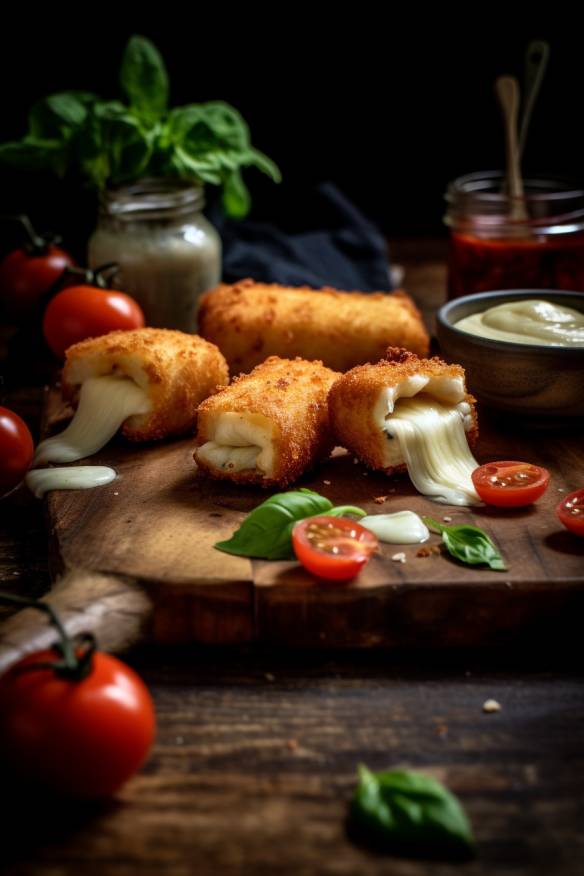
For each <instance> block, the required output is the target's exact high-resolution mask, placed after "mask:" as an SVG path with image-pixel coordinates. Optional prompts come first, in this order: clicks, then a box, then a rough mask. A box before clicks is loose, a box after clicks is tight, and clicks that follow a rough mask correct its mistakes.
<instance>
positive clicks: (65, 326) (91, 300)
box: [43, 285, 145, 358]
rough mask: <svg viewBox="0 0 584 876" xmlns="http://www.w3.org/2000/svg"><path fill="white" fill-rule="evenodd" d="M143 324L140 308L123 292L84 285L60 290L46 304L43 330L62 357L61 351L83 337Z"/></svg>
mask: <svg viewBox="0 0 584 876" xmlns="http://www.w3.org/2000/svg"><path fill="white" fill-rule="evenodd" d="M144 325H145V320H144V314H143V312H142V309H141V308H140V305H139V304H137V303H136V302H135V301H134V299H133V298H130V296H129V295H126V293H125V292H115V291H114V290H112V289H98V288H97V287H95V286H86V285H84V286H70V287H69V288H67V289H63V291H62V292H59V293H58V294H57V295H55V297H54V298H53V299H51V301H49V304H48V305H47V309H46V310H45V316H44V320H43V331H44V334H45V339H46V341H47V344H48V345H49V347H50V348H51V350H52V351H53V353H55V355H56V356H59V357H60V358H63V357H64V355H65V350H67V349H68V348H69V347H70V346H71V345H72V344H76V343H77V342H78V341H84V340H85V338H94V337H97V336H98V335H107V334H109V332H113V331H115V330H116V329H123V330H128V329H136V328H142V327H143V326H144Z"/></svg>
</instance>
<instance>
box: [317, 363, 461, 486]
mask: <svg viewBox="0 0 584 876" xmlns="http://www.w3.org/2000/svg"><path fill="white" fill-rule="evenodd" d="M416 375H424V376H426V377H430V378H438V379H440V378H446V379H448V378H458V379H459V380H462V386H463V388H464V387H465V371H464V368H463V367H462V366H461V365H448V364H447V363H446V362H444V361H443V360H442V359H440V358H438V357H437V356H435V357H433V358H432V359H421V358H419V357H418V356H416V355H415V353H411V352H409V351H407V350H402V349H400V348H397V347H389V348H388V349H387V351H386V355H385V358H384V359H382V360H381V361H380V362H376V363H375V364H374V365H371V364H367V365H360V366H358V367H357V368H353V369H352V370H351V371H349V372H348V373H347V374H343V375H342V377H340V378H339V380H337V381H336V383H335V384H334V385H333V387H332V388H331V391H330V393H329V414H330V421H331V427H332V430H333V433H334V436H335V439H336V441H337V443H338V444H341V445H342V446H343V447H346V448H347V450H350V451H351V452H352V453H354V454H355V455H356V456H358V457H359V459H360V460H361V461H362V462H364V463H365V464H366V465H368V466H369V467H370V468H373V469H378V470H382V471H385V472H386V474H392V473H394V472H396V471H407V467H406V465H405V464H403V465H398V466H390V467H387V466H386V465H385V462H384V450H385V442H386V440H387V439H386V436H385V434H384V432H383V431H382V430H381V429H380V426H379V423H378V422H377V421H376V419H375V416H374V412H375V409H376V405H377V403H378V401H379V398H380V393H382V392H383V390H385V389H387V388H390V387H397V386H398V385H399V384H401V383H403V382H404V381H406V380H408V378H412V377H415V376H416ZM421 391H422V392H430V393H431V394H434V393H433V392H432V390H430V391H429V390H428V389H422V390H421ZM458 401H466V402H467V403H468V404H469V405H470V407H471V417H472V424H471V426H470V429H468V430H467V433H466V437H467V440H468V442H469V444H470V446H471V447H472V446H473V445H474V444H475V443H476V440H477V438H478V420H477V413H476V408H475V401H476V400H475V399H474V398H473V396H472V395H469V394H468V393H466V391H464V394H463V396H462V397H461V398H460V399H459V400H458Z"/></svg>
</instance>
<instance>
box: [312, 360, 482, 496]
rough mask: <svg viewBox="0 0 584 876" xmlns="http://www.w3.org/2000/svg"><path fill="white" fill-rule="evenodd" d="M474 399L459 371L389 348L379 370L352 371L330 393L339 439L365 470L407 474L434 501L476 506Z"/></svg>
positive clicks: (364, 367) (371, 367)
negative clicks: (473, 445) (472, 447)
mask: <svg viewBox="0 0 584 876" xmlns="http://www.w3.org/2000/svg"><path fill="white" fill-rule="evenodd" d="M474 401H475V400H474V398H473V397H472V396H471V395H468V393H467V392H466V386H465V373H464V369H463V368H462V367H461V366H460V365H447V364H446V362H443V361H442V360H441V359H438V358H433V359H420V358H419V357H418V356H416V355H415V354H413V353H409V352H408V351H406V350H400V349H396V348H389V349H388V350H387V352H386V357H385V358H384V359H382V360H381V361H380V362H377V363H376V364H375V365H371V364H367V365H361V366H360V367H357V368H353V369H352V370H351V371H349V372H348V373H347V374H344V375H342V377H340V378H339V380H338V381H337V382H336V383H335V384H334V386H333V387H332V389H331V391H330V394H329V410H330V418H331V425H332V428H333V432H334V434H335V437H336V440H337V442H338V443H339V444H342V445H343V446H344V447H346V448H347V449H348V450H350V451H352V452H353V453H354V454H355V455H356V456H358V457H359V459H361V460H362V461H363V462H364V463H365V464H366V465H368V466H370V467H371V468H373V469H379V470H383V471H385V472H386V473H387V474H389V475H391V474H393V473H394V472H396V471H404V470H405V469H407V471H408V472H409V475H410V477H411V479H412V481H413V483H414V486H415V487H416V488H417V489H418V490H419V492H421V493H423V494H425V495H427V496H429V497H430V498H432V499H434V500H435V501H439V502H444V503H447V504H453V505H468V504H474V503H476V502H478V501H479V499H478V496H477V494H476V492H475V490H474V487H473V485H472V481H471V477H470V475H471V472H472V471H473V470H474V469H475V468H477V466H478V463H477V462H476V460H475V459H474V457H473V456H472V453H471V451H470V449H469V442H470V443H471V444H473V443H474V441H475V440H476V438H477V435H478V423H477V415H476V409H475V406H474Z"/></svg>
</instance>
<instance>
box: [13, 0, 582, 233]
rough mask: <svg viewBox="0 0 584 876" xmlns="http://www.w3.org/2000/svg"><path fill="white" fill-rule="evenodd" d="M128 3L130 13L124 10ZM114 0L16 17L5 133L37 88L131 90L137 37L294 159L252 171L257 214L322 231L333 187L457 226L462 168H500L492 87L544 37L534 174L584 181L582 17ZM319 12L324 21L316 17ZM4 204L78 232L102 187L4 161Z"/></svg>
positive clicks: (399, 226) (189, 89) (198, 93)
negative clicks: (51, 177) (131, 44)
mask: <svg viewBox="0 0 584 876" xmlns="http://www.w3.org/2000/svg"><path fill="white" fill-rule="evenodd" d="M120 8H121V7H120ZM120 8H118V10H117V11H116V12H115V14H114V12H113V11H112V9H111V8H110V9H109V10H108V9H106V7H104V6H99V7H94V6H91V7H89V6H84V7H83V8H81V7H77V10H76V12H75V13H73V12H67V11H66V9H65V8H63V9H62V10H60V11H59V12H56V11H53V12H51V13H45V14H43V13H39V12H32V11H30V12H29V11H22V12H21V13H18V14H16V15H14V14H12V16H11V17H10V18H8V19H6V21H5V23H4V26H3V35H2V42H3V45H2V51H1V53H0V72H1V77H2V82H3V107H2V113H1V120H0V138H1V139H2V140H5V139H11V138H15V137H18V136H20V135H21V134H23V133H24V130H25V124H26V112H27V108H28V107H29V105H30V104H31V103H32V102H33V101H34V100H35V99H37V98H39V97H41V96H43V95H45V94H47V93H49V92H51V91H56V90H59V89H65V88H80V89H89V90H94V91H97V92H99V93H101V94H103V95H104V96H111V97H114V96H116V95H117V73H118V69H119V63H120V58H121V54H122V50H123V47H124V44H125V41H126V39H127V37H128V36H129V35H130V34H131V33H134V32H138V33H143V34H145V35H147V36H149V37H150V38H151V39H153V40H154V41H155V42H156V43H157V45H158V46H159V48H160V49H161V50H162V52H163V54H164V57H165V59H166V62H167V65H168V68H169V73H170V78H171V100H172V102H173V103H174V104H181V103H188V102H192V101H202V100H209V99H216V98H221V99H224V100H227V101H230V102H231V103H233V104H234V105H235V106H236V107H238V109H239V110H240V111H241V112H242V113H243V114H244V115H245V117H246V118H247V119H248V121H249V123H250V126H251V130H252V134H253V139H254V142H255V144H256V145H257V146H258V147H259V148H261V149H263V150H264V151H265V152H267V153H268V154H269V155H270V156H271V157H273V158H274V159H275V160H276V161H277V163H278V164H279V165H280V167H281V169H282V172H283V176H284V183H283V184H282V185H281V186H279V187H276V186H274V185H273V184H272V183H270V182H268V181H267V180H264V179H263V178H262V177H261V176H260V175H259V174H257V173H256V172H254V171H251V172H250V174H249V176H248V182H249V184H250V186H251V188H252V192H253V195H254V211H253V216H255V217H257V218H262V219H264V218H268V217H270V216H271V215H273V214H274V213H278V214H280V215H282V214H284V215H285V216H286V218H287V221H288V222H289V223H290V224H291V225H294V226H297V227H298V226H301V225H307V226H309V225H310V224H311V223H312V222H313V221H314V217H313V214H312V200H311V197H312V192H313V189H314V186H315V184H316V183H317V182H318V181H322V180H332V181H334V182H335V183H336V184H337V185H338V186H339V187H340V188H341V189H342V190H343V191H344V192H345V193H346V194H347V195H348V196H349V197H350V198H352V199H353V200H354V202H355V203H356V204H357V205H358V206H359V207H361V209H362V210H363V211H364V212H365V213H366V214H367V215H369V216H370V217H371V218H373V219H374V220H375V221H376V222H377V223H378V224H379V225H380V226H381V228H382V229H383V231H384V232H385V233H386V234H388V235H390V236H407V235H434V234H440V233H443V226H442V214H443V200H442V196H443V192H444V189H445V186H446V183H447V182H448V180H450V179H451V178H453V177H455V176H458V175H460V174H462V173H465V172H469V171H473V170H484V169H489V168H496V167H500V166H501V165H502V163H503V136H502V127H501V122H500V116H499V110H498V107H497V104H496V102H495V99H494V96H493V81H494V79H495V77H496V76H497V75H498V74H500V73H506V72H510V73H515V74H516V75H519V76H521V75H522V69H523V54H524V51H525V48H526V45H527V43H528V41H529V40H530V39H531V38H535V37H537V38H545V39H548V40H549V41H550V43H551V60H550V65H549V68H548V74H547V77H546V81H545V83H544V87H543V91H542V94H541V96H540V100H539V104H538V107H537V109H536V113H535V116H534V119H533V123H532V129H531V134H530V141H529V144H528V148H527V152H526V156H525V170H526V171H529V170H539V171H550V172H551V171H555V172H557V173H563V174H568V175H573V176H577V177H578V176H580V171H581V165H582V155H583V154H584V126H583V125H582V119H581V116H582V113H583V101H582V85H583V83H584V52H583V51H582V45H581V43H582V41H581V37H580V35H579V33H578V32H577V31H578V25H577V23H576V22H575V21H571V20H570V19H569V18H562V23H561V24H560V22H559V18H560V16H559V15H557V16H556V18H557V19H558V21H555V20H554V16H553V15H552V16H551V15H550V13H549V11H548V13H547V15H546V16H545V17H544V18H542V19H541V20H538V19H537V17H536V16H534V15H533V14H530V17H529V19H527V18H526V19H525V20H524V21H523V22H522V23H518V24H510V23H509V21H508V20H507V19H508V15H507V13H506V11H505V8H504V7H503V8H502V10H500V12H499V13H497V12H496V10H495V9H494V8H492V7H489V15H488V17H487V16H486V14H485V12H484V11H483V10H482V9H481V8H480V7H476V8H473V9H470V8H469V9H467V11H465V12H464V14H462V13H461V14H457V15H452V16H450V17H449V16H448V15H443V16H441V17H440V18H436V19H433V18H431V17H429V16H428V14H427V13H426V12H424V11H422V7H421V6H420V8H419V10H418V11H417V10H412V14H411V17H409V18H408V19H407V20H406V18H405V16H403V15H399V16H397V15H396V14H395V13H394V12H392V11H391V7H382V6H376V7H373V6H371V7H369V8H367V7H365V6H363V7H362V8H358V7H355V8H351V10H350V12H349V11H348V12H340V11H339V10H340V8H341V7H336V8H334V9H333V7H330V9H329V8H325V7H321V6H313V7H312V8H311V7H308V8H307V9H302V8H300V7H297V6H290V7H287V8H286V7H279V8H276V7H274V8H272V9H271V10H263V11H260V10H259V8H257V9H256V8H253V7H246V9H245V12H239V13H238V14H237V15H236V14H234V13H233V12H232V11H231V10H230V9H229V8H228V7H224V8H218V7H217V11H216V12H214V13H211V12H209V10H201V9H199V8H197V7H196V6H193V5H184V6H175V5H173V4H170V5H168V4H167V7H165V8H162V7H161V6H160V5H159V6H158V7H157V13H156V16H154V15H152V16H148V15H144V14H135V15H134V16H133V17H132V19H131V20H130V19H129V16H128V15H127V14H126V15H125V19H126V20H123V21H122V20H120V17H119V14H120ZM317 13H318V21H317ZM0 185H1V189H0V191H1V192H2V202H3V203H2V206H1V208H0V209H2V211H3V212H6V211H14V210H18V211H22V210H27V211H29V212H31V213H32V214H33V216H34V217H35V218H36V220H37V221H38V222H39V224H40V225H41V226H42V227H45V226H52V227H53V228H56V229H57V230H60V231H64V232H65V235H66V237H68V238H69V240H70V242H71V238H73V242H79V241H81V240H82V239H83V236H84V235H85V234H86V233H88V232H89V231H90V229H91V226H92V224H93V221H94V202H93V196H92V195H91V193H89V192H80V190H79V187H78V186H76V185H73V184H71V183H70V184H69V185H66V186H65V187H63V186H62V185H61V184H57V183H56V182H53V181H48V180H45V179H43V178H42V177H38V176H36V177H30V176H28V177H26V176H19V175H18V174H16V173H15V172H14V171H11V172H10V173H7V172H6V171H5V170H4V171H0Z"/></svg>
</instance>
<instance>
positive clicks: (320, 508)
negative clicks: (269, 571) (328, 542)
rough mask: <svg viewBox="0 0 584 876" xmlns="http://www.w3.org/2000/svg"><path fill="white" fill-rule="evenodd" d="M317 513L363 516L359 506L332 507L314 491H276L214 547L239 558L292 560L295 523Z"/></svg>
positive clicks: (327, 500)
mask: <svg viewBox="0 0 584 876" xmlns="http://www.w3.org/2000/svg"><path fill="white" fill-rule="evenodd" d="M320 514H328V515H333V516H338V517H340V516H342V514H354V515H356V516H357V517H364V516H365V512H364V511H363V510H362V509H361V508H356V507H354V506H352V505H344V506H342V507H339V508H336V509H335V508H334V507H333V503H332V502H331V501H330V500H329V499H327V498H325V496H321V495H320V494H319V493H315V492H314V491H313V490H307V489H305V488H302V489H300V490H291V491H290V492H287V493H276V494H275V495H274V496H271V497H270V498H269V499H266V501H265V502H262V504H261V505H258V507H257V508H254V510H253V511H251V513H250V514H248V515H247V517H246V518H245V520H244V521H243V523H242V524H241V526H240V527H239V529H237V530H236V531H235V532H234V533H233V535H232V536H231V538H230V539H227V540H226V541H219V542H217V544H216V545H215V547H216V548H217V549H218V550H220V551H225V553H228V554H235V555H236V556H239V557H255V558H258V559H264V560H293V559H294V551H293V550H292V529H293V527H294V524H295V523H297V522H298V521H299V520H304V519H305V518H306V517H314V516H316V515H320Z"/></svg>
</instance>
